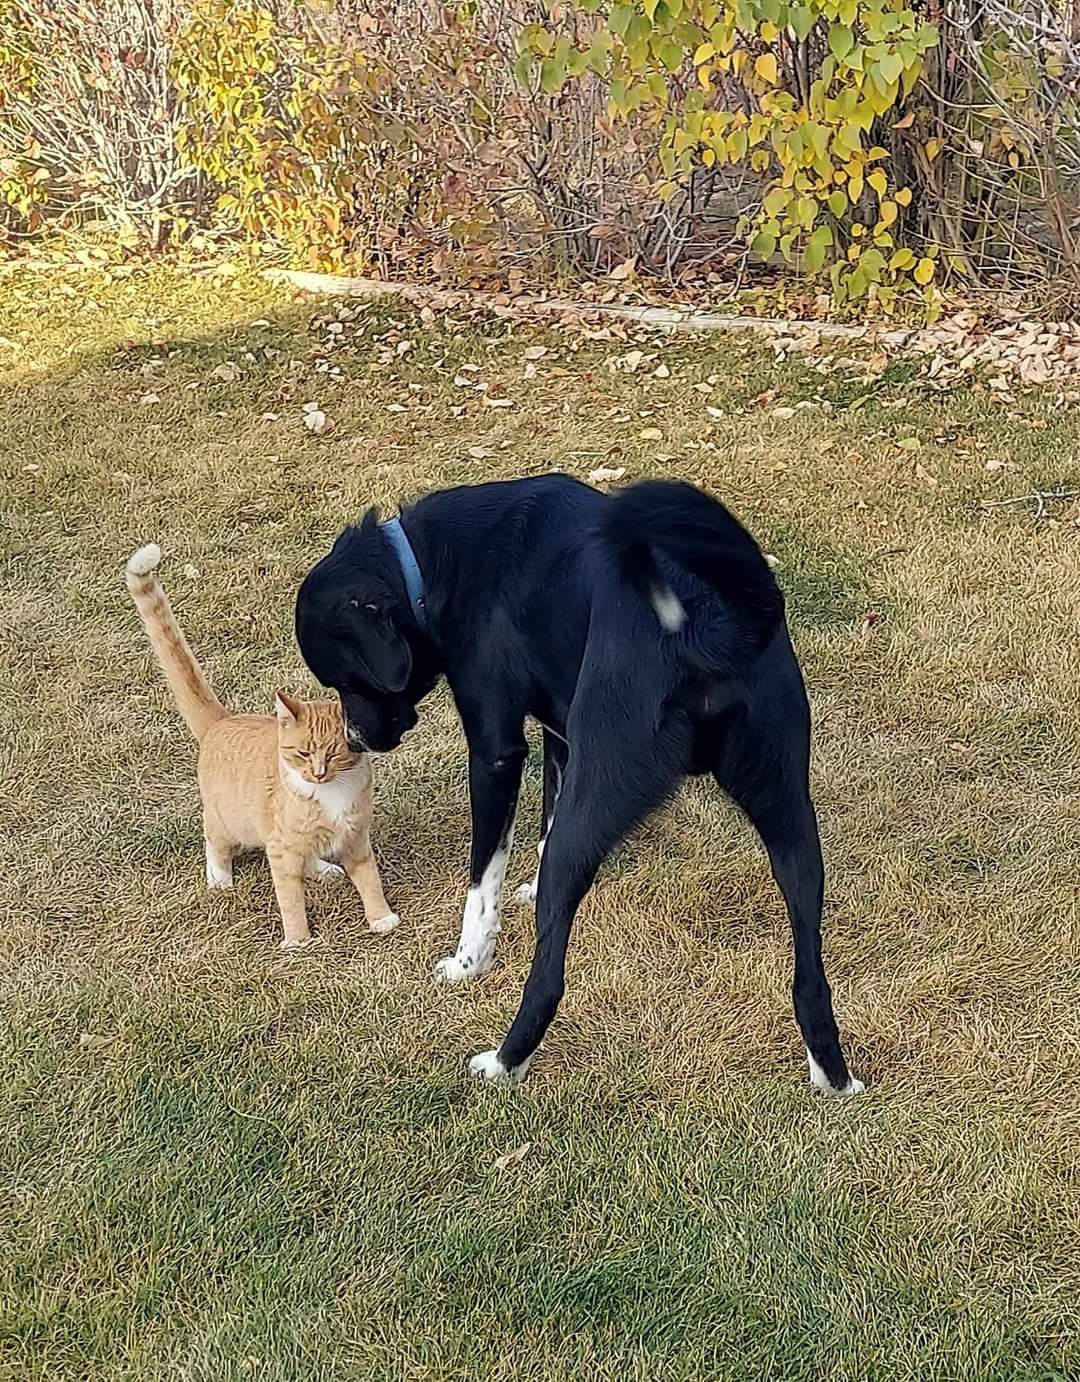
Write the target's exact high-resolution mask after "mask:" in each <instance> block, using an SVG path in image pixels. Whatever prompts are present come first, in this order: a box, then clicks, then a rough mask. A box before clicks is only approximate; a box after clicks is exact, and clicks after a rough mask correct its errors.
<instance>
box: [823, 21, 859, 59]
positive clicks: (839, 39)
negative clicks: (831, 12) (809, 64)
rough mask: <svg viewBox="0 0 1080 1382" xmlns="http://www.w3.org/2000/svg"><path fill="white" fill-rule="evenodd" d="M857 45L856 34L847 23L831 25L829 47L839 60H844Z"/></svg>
mask: <svg viewBox="0 0 1080 1382" xmlns="http://www.w3.org/2000/svg"><path fill="white" fill-rule="evenodd" d="M854 46H855V35H854V34H853V33H852V32H851V30H850V29H849V28H848V26H847V25H846V24H833V25H830V27H829V48H830V50H831V51H832V54H833V57H835V58H836V59H837V61H838V62H839V61H842V60H843V59H844V58H846V57H847V55H848V54H849V53H850V52H851V50H852V48H854Z"/></svg>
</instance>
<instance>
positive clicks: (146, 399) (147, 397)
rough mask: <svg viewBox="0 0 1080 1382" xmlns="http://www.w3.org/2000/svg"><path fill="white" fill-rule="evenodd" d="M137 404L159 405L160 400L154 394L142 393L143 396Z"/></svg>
mask: <svg viewBox="0 0 1080 1382" xmlns="http://www.w3.org/2000/svg"><path fill="white" fill-rule="evenodd" d="M139 402H140V403H160V402H161V399H160V398H159V397H158V395H157V394H156V393H144V394H143V396H142V398H140V399H139Z"/></svg>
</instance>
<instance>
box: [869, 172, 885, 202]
mask: <svg viewBox="0 0 1080 1382" xmlns="http://www.w3.org/2000/svg"><path fill="white" fill-rule="evenodd" d="M866 181H867V182H868V183H869V184H870V186H871V187H872V188H873V189H874V191H875V192H876V193H877V194H878V196H879V197H884V195H885V192H886V189H887V188H888V185H889V184H888V181H887V180H886V177H885V174H884V173H883V172H882V171H881V169H880V168H875V169H874V171H873V172H872V173H869V174H868V175H867V178H866Z"/></svg>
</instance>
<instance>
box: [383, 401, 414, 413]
mask: <svg viewBox="0 0 1080 1382" xmlns="http://www.w3.org/2000/svg"><path fill="white" fill-rule="evenodd" d="M386 411H387V412H388V413H407V412H408V411H409V410H408V408H406V406H405V404H404V403H388V404H387V405H386Z"/></svg>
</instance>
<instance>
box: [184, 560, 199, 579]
mask: <svg viewBox="0 0 1080 1382" xmlns="http://www.w3.org/2000/svg"><path fill="white" fill-rule="evenodd" d="M184 575H185V576H186V577H187V578H188V580H189V581H197V580H198V579H199V568H198V567H197V566H192V564H191V562H188V564H187V565H186V566H185V567H184Z"/></svg>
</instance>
